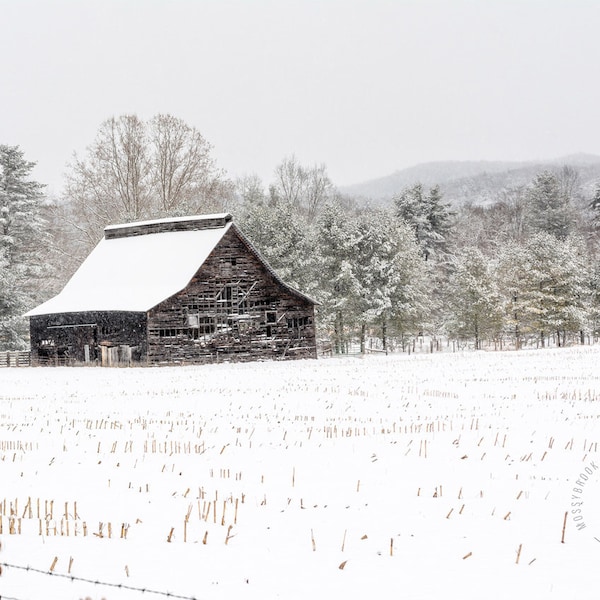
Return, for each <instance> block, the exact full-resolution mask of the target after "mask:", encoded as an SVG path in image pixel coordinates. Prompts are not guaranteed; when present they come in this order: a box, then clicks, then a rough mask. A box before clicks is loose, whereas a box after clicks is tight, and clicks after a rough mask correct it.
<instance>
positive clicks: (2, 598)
mask: <svg viewBox="0 0 600 600" xmlns="http://www.w3.org/2000/svg"><path fill="white" fill-rule="evenodd" d="M1 549H2V545H1V544H0V550H1ZM6 569H17V570H20V571H26V572H28V573H36V574H38V575H44V576H47V577H54V578H56V577H58V578H62V579H68V580H70V581H71V582H72V583H74V582H82V583H89V584H92V585H94V586H99V587H107V588H116V589H120V590H126V591H129V592H139V593H141V594H153V595H155V596H163V597H165V598H173V599H174V600H200V598H196V597H195V596H182V595H180V594H173V593H171V592H164V591H160V590H152V589H149V588H141V587H135V586H132V585H127V584H124V583H111V582H107V581H100V580H99V579H88V578H86V577H77V576H75V575H65V574H63V573H55V572H53V571H44V570H42V569H36V568H35V567H31V566H29V565H27V566H24V565H14V564H11V563H7V562H0V577H2V576H3V574H4V572H5V570H6ZM0 600H31V599H24V598H15V597H12V596H7V595H5V594H3V593H2V590H1V589H0Z"/></svg>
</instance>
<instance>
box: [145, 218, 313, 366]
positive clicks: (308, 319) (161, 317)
mask: <svg viewBox="0 0 600 600" xmlns="http://www.w3.org/2000/svg"><path fill="white" fill-rule="evenodd" d="M275 357H278V358H306V357H311V358H312V357H316V343H315V320H314V305H313V304H312V303H311V302H309V301H308V300H306V299H304V298H302V297H301V296H298V295H296V294H293V293H292V292H291V291H290V290H289V289H288V288H286V287H284V286H283V285H281V284H280V283H279V282H278V281H277V280H276V279H275V278H274V277H273V275H272V274H271V273H269V271H268V270H267V269H266V268H265V266H264V265H263V263H262V262H261V261H260V260H259V259H258V258H257V257H256V256H255V254H254V253H252V252H251V251H250V250H249V249H248V247H247V246H246V245H245V244H244V242H243V241H242V240H241V239H240V237H239V236H238V235H237V233H236V232H235V230H234V229H233V228H232V229H230V230H229V231H228V232H227V233H226V234H225V236H224V237H223V239H222V240H221V242H220V243H219V245H218V246H217V247H216V248H215V250H214V251H213V252H212V253H211V255H210V256H209V257H208V259H207V260H206V261H205V263H204V265H202V268H201V269H200V270H199V271H198V273H196V276H195V277H194V278H193V279H192V281H191V283H190V284H189V286H188V287H187V288H186V289H185V290H184V291H182V292H180V293H178V294H176V295H175V296H172V297H171V298H169V299H168V300H166V301H165V302H163V303H161V304H160V305H159V306H157V307H156V308H154V309H153V310H151V311H150V312H149V314H148V361H149V362H153V363H188V362H196V363H197V362H214V361H219V360H252V359H257V358H275Z"/></svg>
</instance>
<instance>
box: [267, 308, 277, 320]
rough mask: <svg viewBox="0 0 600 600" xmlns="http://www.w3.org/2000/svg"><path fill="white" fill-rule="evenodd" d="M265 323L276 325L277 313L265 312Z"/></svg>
mask: <svg viewBox="0 0 600 600" xmlns="http://www.w3.org/2000/svg"><path fill="white" fill-rule="evenodd" d="M267 323H277V313H276V312H274V311H268V312H267Z"/></svg>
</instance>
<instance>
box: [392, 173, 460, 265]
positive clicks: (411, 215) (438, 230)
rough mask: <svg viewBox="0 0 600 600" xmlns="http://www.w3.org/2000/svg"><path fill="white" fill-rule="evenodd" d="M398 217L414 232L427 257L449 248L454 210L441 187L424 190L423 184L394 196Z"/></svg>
mask: <svg viewBox="0 0 600 600" xmlns="http://www.w3.org/2000/svg"><path fill="white" fill-rule="evenodd" d="M394 205H395V207H396V216H397V217H398V218H399V219H401V220H402V221H404V222H405V223H407V224H408V225H409V226H410V227H411V228H412V229H413V231H414V233H415V237H416V239H417V243H418V244H419V246H420V248H421V251H422V253H423V256H424V257H425V260H428V259H429V258H430V257H433V256H439V255H441V254H444V253H445V252H446V251H447V249H448V241H449V236H450V232H451V229H452V227H451V218H452V214H453V213H452V212H451V210H450V205H449V204H447V203H445V202H443V199H442V195H441V193H440V189H439V187H438V186H434V187H432V188H431V189H430V190H429V193H427V194H426V193H425V192H424V190H423V186H422V185H421V184H420V183H417V184H415V185H413V186H412V187H409V188H406V189H405V190H403V191H402V192H401V193H400V194H399V195H397V196H395V197H394Z"/></svg>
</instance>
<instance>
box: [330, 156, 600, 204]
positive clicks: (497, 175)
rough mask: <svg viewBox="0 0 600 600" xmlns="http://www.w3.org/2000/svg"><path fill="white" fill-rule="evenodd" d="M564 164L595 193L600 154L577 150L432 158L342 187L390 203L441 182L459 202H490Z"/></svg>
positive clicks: (584, 188) (367, 198)
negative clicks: (409, 190) (503, 157)
mask: <svg viewBox="0 0 600 600" xmlns="http://www.w3.org/2000/svg"><path fill="white" fill-rule="evenodd" d="M564 166H569V167H572V168H573V169H575V170H576V171H577V172H578V174H579V180H580V185H581V191H582V193H583V194H584V195H585V196H586V197H587V196H590V197H591V195H592V194H593V191H594V189H595V186H596V184H597V183H598V182H600V156H595V155H592V154H574V155H570V156H565V157H562V158H557V159H553V160H547V161H531V162H509V161H446V162H430V163H423V164H420V165H416V166H414V167H409V168H407V169H402V170H400V171H396V172H395V173H392V174H391V175H388V176H386V177H379V178H377V179H372V180H370V181H365V182H364V183H358V184H354V185H350V186H344V187H341V188H340V191H341V192H342V193H344V194H346V195H349V196H353V197H355V198H359V199H363V200H365V201H371V202H373V203H375V204H380V203H383V204H387V203H388V202H389V201H390V200H391V199H392V197H393V196H394V195H395V194H398V193H399V192H401V191H402V190H403V189H405V188H406V187H409V186H412V185H414V184H415V183H422V184H423V185H424V186H425V187H430V186H433V185H439V186H440V189H441V191H442V193H443V195H444V199H445V200H447V201H449V202H450V203H451V204H452V205H454V206H458V205H461V204H464V203H465V202H471V203H473V204H478V205H487V204H491V203H493V202H494V201H496V200H498V199H500V198H501V197H502V195H503V193H505V192H506V191H508V190H514V189H518V188H521V187H524V186H526V185H528V184H529V183H530V182H531V181H532V180H533V178H534V177H535V176H536V174H537V173H539V172H540V171H544V170H551V171H556V172H558V171H560V170H561V169H562V168H563V167H564Z"/></svg>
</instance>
